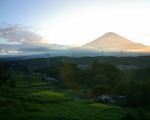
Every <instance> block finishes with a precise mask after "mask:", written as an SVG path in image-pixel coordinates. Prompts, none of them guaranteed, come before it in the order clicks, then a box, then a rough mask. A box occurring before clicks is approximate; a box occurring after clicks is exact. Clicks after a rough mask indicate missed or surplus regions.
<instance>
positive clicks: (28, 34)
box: [0, 25, 43, 44]
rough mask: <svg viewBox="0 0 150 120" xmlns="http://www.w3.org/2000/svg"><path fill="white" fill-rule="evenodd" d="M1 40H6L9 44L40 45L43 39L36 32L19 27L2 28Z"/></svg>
mask: <svg viewBox="0 0 150 120" xmlns="http://www.w3.org/2000/svg"><path fill="white" fill-rule="evenodd" d="M0 38H3V39H6V40H7V42H18V43H21V44H40V43H42V41H43V38H42V37H41V36H39V35H38V34H36V33H35V32H34V31H31V30H29V29H28V28H25V27H20V26H18V25H13V26H7V27H1V28H0Z"/></svg>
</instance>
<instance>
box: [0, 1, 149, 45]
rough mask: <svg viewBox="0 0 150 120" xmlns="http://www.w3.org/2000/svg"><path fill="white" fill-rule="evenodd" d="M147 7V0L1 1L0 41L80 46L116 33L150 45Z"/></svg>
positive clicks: (0, 42)
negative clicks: (107, 33) (107, 34)
mask: <svg viewBox="0 0 150 120" xmlns="http://www.w3.org/2000/svg"><path fill="white" fill-rule="evenodd" d="M149 6H150V1H149V0H0V44H25V45H26V44H32V45H33V44H36V45H39V44H63V45H82V44H85V43H88V42H90V41H92V40H94V39H96V38H97V37H100V36H101V35H103V34H105V33H106V32H115V33H117V34H119V35H122V36H124V37H126V38H128V39H130V40H132V41H134V42H138V43H143V44H145V45H150V23H149V21H150V16H149V12H150V7H149ZM11 39H13V40H11Z"/></svg>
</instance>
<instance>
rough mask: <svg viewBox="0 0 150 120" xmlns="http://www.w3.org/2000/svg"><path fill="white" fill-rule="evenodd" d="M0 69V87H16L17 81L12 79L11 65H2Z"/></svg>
mask: <svg viewBox="0 0 150 120" xmlns="http://www.w3.org/2000/svg"><path fill="white" fill-rule="evenodd" d="M0 68H1V69H0V86H9V87H15V86H16V81H15V80H14V79H12V71H11V64H2V65H0Z"/></svg>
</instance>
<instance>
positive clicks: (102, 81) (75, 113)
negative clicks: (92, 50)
mask: <svg viewBox="0 0 150 120" xmlns="http://www.w3.org/2000/svg"><path fill="white" fill-rule="evenodd" d="M0 67H1V69H0V119H2V120H12V119H14V120H20V119H21V120H27V119H28V120H29V119H31V120H43V119H44V120H148V119H150V114H149V113H150V106H149V104H150V103H149V102H150V95H149V91H150V74H149V73H150V69H149V68H144V69H135V70H119V69H118V68H116V67H115V66H113V65H111V64H104V63H100V62H99V61H94V62H93V63H92V65H91V67H88V68H86V69H81V68H80V67H78V66H77V65H76V64H75V63H74V62H68V61H63V62H60V63H59V64H58V65H55V66H48V67H45V68H42V69H41V68H40V69H36V70H34V73H33V71H32V74H31V71H30V70H29V68H28V67H26V66H22V65H20V66H18V68H17V67H16V66H15V65H14V64H11V63H9V64H1V66H0ZM29 71H30V72H29ZM43 75H44V76H43ZM45 76H47V77H54V78H56V79H57V80H58V82H57V84H56V85H54V86H52V85H50V84H48V83H46V82H45V81H44V77H45ZM84 90H91V92H90V93H88V92H85V93H82V94H80V92H81V91H84ZM103 94H111V95H115V96H119V95H121V96H125V98H126V102H125V103H124V104H121V105H116V104H113V105H110V104H108V103H107V104H103V103H100V102H93V101H91V98H96V97H99V96H100V95H103Z"/></svg>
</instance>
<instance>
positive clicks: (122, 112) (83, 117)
mask: <svg viewBox="0 0 150 120" xmlns="http://www.w3.org/2000/svg"><path fill="white" fill-rule="evenodd" d="M51 89H52V87H51V86H49V85H48V84H47V83H45V82H42V81H41V79H40V77H37V76H28V77H24V78H23V79H22V78H17V87H16V88H14V89H12V88H7V87H4V88H1V89H0V90H1V91H0V120H121V119H122V118H123V116H127V115H128V112H130V113H132V114H133V115H132V116H135V117H133V120H146V119H147V118H149V117H150V116H148V113H149V109H146V110H143V111H144V117H145V118H146V119H142V118H144V117H142V118H140V117H138V115H139V114H140V116H142V115H143V111H142V112H141V111H140V112H139V113H138V112H137V110H136V109H130V108H121V107H118V106H110V105H106V104H101V103H92V102H90V101H88V100H81V99H74V98H72V97H71V96H69V95H68V94H67V93H68V90H66V91H67V92H66V93H65V92H64V90H62V92H61V89H57V87H56V88H54V87H53V90H54V91H50V90H51ZM140 110H141V109H140ZM129 115H131V114H129ZM129 115H128V116H129ZM129 117H130V116H129ZM130 118H131V117H130Z"/></svg>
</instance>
